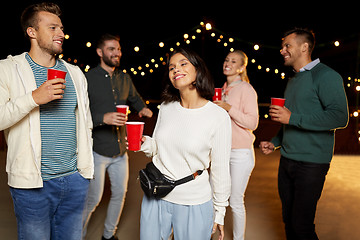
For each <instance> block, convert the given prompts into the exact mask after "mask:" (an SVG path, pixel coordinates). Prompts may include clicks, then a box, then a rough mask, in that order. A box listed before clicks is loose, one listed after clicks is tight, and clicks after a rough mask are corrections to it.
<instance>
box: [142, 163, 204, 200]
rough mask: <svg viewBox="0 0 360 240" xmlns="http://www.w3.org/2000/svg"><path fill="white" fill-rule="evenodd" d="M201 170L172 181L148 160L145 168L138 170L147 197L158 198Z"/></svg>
mask: <svg viewBox="0 0 360 240" xmlns="http://www.w3.org/2000/svg"><path fill="white" fill-rule="evenodd" d="M202 172H203V170H199V171H196V172H195V173H193V174H191V175H189V176H187V177H184V178H182V179H180V180H177V181H172V180H170V179H168V178H166V177H165V176H164V174H162V173H161V172H160V171H159V169H157V167H155V165H154V164H153V163H152V162H150V163H148V164H147V165H146V168H144V169H142V170H140V171H139V180H140V186H141V188H142V190H143V191H144V193H145V195H146V196H147V197H149V198H156V199H160V198H163V197H165V196H166V195H168V194H169V193H170V192H171V191H172V190H173V189H174V188H175V187H176V186H178V185H180V184H183V183H186V182H189V181H191V180H194V179H195V178H196V177H197V176H199V175H201V174H202Z"/></svg>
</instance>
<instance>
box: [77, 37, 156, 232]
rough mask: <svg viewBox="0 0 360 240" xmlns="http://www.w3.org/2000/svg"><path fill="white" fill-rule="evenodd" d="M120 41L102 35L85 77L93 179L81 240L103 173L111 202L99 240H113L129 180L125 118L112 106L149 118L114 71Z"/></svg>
mask: <svg viewBox="0 0 360 240" xmlns="http://www.w3.org/2000/svg"><path fill="white" fill-rule="evenodd" d="M119 41H120V39H119V38H118V37H116V36H113V35H110V34H105V35H103V36H102V37H101V38H100V40H99V41H98V44H97V49H96V52H97V54H98V55H99V57H100V65H99V66H97V67H96V68H94V69H92V70H91V71H89V72H88V73H87V74H86V78H87V80H88V88H89V89H88V92H89V99H90V110H91V115H92V119H93V123H94V128H93V139H94V149H93V150H94V167H95V172H94V179H93V180H91V181H90V186H89V193H88V201H87V211H86V213H85V219H84V231H83V235H84V237H85V234H86V230H87V224H88V223H89V220H90V217H91V214H92V212H94V211H95V208H96V206H97V205H98V204H99V202H100V200H101V197H102V194H103V190H104V183H105V172H108V175H109V179H110V182H111V198H110V202H109V205H108V210H107V215H106V219H105V226H104V233H103V238H102V239H117V237H116V236H115V232H116V229H117V224H118V222H119V218H120V215H121V211H122V208H123V205H124V199H125V193H126V191H127V182H128V176H129V170H128V168H129V166H128V156H127V153H126V143H125V126H124V125H125V122H126V121H127V115H125V114H123V113H118V112H117V111H116V105H125V104H130V105H131V106H132V107H133V108H134V109H135V110H136V111H137V112H138V113H139V116H140V117H143V116H144V117H152V112H151V110H150V109H148V108H147V107H146V105H145V103H144V101H143V100H142V98H141V97H140V95H139V93H138V92H137V91H136V88H135V86H134V84H133V82H132V80H131V78H130V76H129V75H128V74H124V73H123V72H122V71H120V70H118V69H117V67H118V66H119V65H120V58H121V47H120V43H119Z"/></svg>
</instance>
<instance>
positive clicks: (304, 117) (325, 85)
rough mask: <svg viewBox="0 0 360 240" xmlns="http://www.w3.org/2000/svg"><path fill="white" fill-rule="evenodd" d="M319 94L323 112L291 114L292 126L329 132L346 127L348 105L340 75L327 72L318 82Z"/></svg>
mask: <svg viewBox="0 0 360 240" xmlns="http://www.w3.org/2000/svg"><path fill="white" fill-rule="evenodd" d="M316 84H317V89H316V91H317V94H318V97H319V100H320V102H321V105H322V107H323V109H322V111H317V112H314V113H312V114H299V113H291V117H290V122H289V124H290V125H293V126H296V127H299V128H302V129H305V130H312V131H327V130H333V129H337V128H343V127H346V125H347V123H348V120H349V112H348V104H347V99H346V94H345V90H344V86H343V81H342V78H341V76H340V75H338V74H337V73H334V72H330V71H328V72H326V73H324V74H323V75H322V76H321V80H319V81H317V83H316Z"/></svg>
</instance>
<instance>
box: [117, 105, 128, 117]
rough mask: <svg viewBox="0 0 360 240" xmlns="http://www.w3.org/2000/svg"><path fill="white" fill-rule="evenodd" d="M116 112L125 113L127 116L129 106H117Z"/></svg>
mask: <svg viewBox="0 0 360 240" xmlns="http://www.w3.org/2000/svg"><path fill="white" fill-rule="evenodd" d="M116 111H117V112H118V113H123V114H125V115H128V112H129V106H128V105H116Z"/></svg>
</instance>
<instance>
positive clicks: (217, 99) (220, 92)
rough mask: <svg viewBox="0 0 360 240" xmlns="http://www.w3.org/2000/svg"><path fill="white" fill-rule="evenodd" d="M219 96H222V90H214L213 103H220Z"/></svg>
mask: <svg viewBox="0 0 360 240" xmlns="http://www.w3.org/2000/svg"><path fill="white" fill-rule="evenodd" d="M221 94H222V89H221V88H215V94H214V96H213V101H221Z"/></svg>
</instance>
